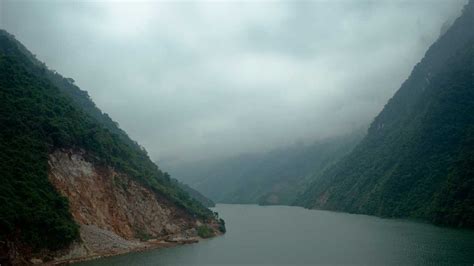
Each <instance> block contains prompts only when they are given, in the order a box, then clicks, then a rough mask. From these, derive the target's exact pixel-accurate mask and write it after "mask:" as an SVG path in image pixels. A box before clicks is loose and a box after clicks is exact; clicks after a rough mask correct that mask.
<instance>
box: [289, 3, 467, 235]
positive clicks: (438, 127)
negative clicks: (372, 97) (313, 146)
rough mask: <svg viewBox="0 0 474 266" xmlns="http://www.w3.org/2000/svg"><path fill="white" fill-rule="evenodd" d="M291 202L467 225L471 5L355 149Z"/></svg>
mask: <svg viewBox="0 0 474 266" xmlns="http://www.w3.org/2000/svg"><path fill="white" fill-rule="evenodd" d="M379 63H380V64H383V62H379ZM297 203H298V204H301V205H303V206H305V207H309V208H318V209H327V210H339V211H346V212H352V213H363V214H373V215H379V216H383V217H413V218H420V219H426V220H429V221H431V222H433V223H437V224H445V225H451V226H464V227H474V2H473V1H470V2H469V4H467V5H466V6H465V7H464V11H463V14H462V15H461V17H459V18H458V19H457V20H456V21H455V22H454V24H453V25H452V26H451V28H450V29H449V30H448V31H447V32H446V33H445V34H444V35H442V36H441V37H440V38H439V39H438V40H437V41H436V42H435V43H434V44H433V45H432V46H431V47H430V48H429V49H428V51H427V52H426V54H425V56H424V58H423V59H422V60H421V62H420V63H418V64H417V65H416V66H415V67H414V69H413V71H412V73H411V75H410V76H409V78H408V79H407V80H406V81H405V82H404V83H403V84H402V86H401V88H400V89H399V90H398V91H397V92H396V94H395V95H394V96H393V98H392V99H390V100H389V102H388V103H387V104H386V106H385V107H384V109H383V110H382V112H381V113H380V114H379V115H378V116H377V117H376V118H375V120H374V121H373V123H372V124H371V126H370V128H369V130H368V134H367V136H365V138H364V139H363V140H362V141H361V143H360V144H358V145H357V147H356V148H355V149H354V150H353V152H351V153H350V154H349V155H348V156H347V157H345V158H344V159H343V160H341V161H340V162H339V163H337V164H336V165H334V166H333V167H331V168H329V169H328V170H327V171H325V173H324V174H323V175H322V177H321V178H320V179H318V180H317V181H315V182H314V183H312V185H311V186H310V187H309V189H308V190H307V191H306V192H305V193H304V194H302V195H301V196H300V197H299V199H298V200H297Z"/></svg>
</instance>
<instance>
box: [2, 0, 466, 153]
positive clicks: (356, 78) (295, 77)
mask: <svg viewBox="0 0 474 266" xmlns="http://www.w3.org/2000/svg"><path fill="white" fill-rule="evenodd" d="M465 2H466V0H459V1H458V0H449V1H448V0H429V1H414V0H409V1H408V0H407V1H380V0H378V1H298V0H296V1H284V2H276V1H254V2H250V1H245V2H239V1H232V2H230V1H205V2H195V1H192V2H191V1H186V2H185V1H179V2H178V1H174V2H170V1H168V2H136V1H135V2H116V1H86V2H82V3H81V2H72V1H21V0H20V1H5V0H0V27H1V28H4V29H6V30H8V31H9V32H10V33H12V34H14V35H15V36H16V37H17V38H18V39H19V40H20V41H21V42H23V44H25V45H26V47H27V48H29V49H30V50H31V51H32V52H33V53H34V54H36V55H37V57H38V58H39V59H40V60H42V61H44V62H45V63H46V64H47V65H48V66H49V67H50V68H51V69H55V70H57V71H58V72H60V73H61V74H63V75H64V76H66V77H72V78H74V79H75V80H76V84H78V85H79V86H80V87H81V88H82V89H83V90H87V91H88V92H89V94H90V95H91V97H92V99H93V100H94V101H95V103H96V104H97V105H98V106H99V108H101V109H102V110H103V111H104V112H106V113H108V114H110V116H111V117H112V118H113V119H114V120H116V121H117V122H119V124H120V125H121V127H122V128H123V129H125V130H126V131H127V132H128V133H129V135H130V136H131V137H132V138H133V139H135V140H137V141H138V142H139V143H141V144H142V145H143V146H144V147H145V148H146V149H147V150H148V152H149V154H150V155H151V157H152V158H153V159H155V160H159V161H160V160H161V161H164V162H170V161H173V160H180V159H183V160H188V159H198V158H203V157H208V156H209V157H213V156H225V155H232V154H237V153H241V152H253V151H264V150H268V149H271V148H274V147H277V146H281V145H287V144H289V143H293V142H295V141H305V142H309V141H311V140H314V139H318V138H324V137H327V136H332V135H337V134H343V133H346V132H348V131H350V130H352V129H354V128H358V127H360V126H363V125H366V124H368V123H370V122H371V121H372V119H373V118H374V116H375V115H377V113H378V112H380V110H381V109H382V108H383V106H384V104H385V103H386V102H387V100H388V99H389V98H390V97H391V96H392V95H393V93H394V92H395V91H396V90H397V89H398V88H399V86H400V84H401V83H402V82H403V81H404V80H405V79H406V78H407V76H408V75H409V73H410V71H411V69H412V68H413V66H414V65H415V64H416V62H418V61H419V60H420V59H421V58H422V56H423V54H424V53H425V51H426V49H427V48H428V47H429V45H430V44H431V43H432V42H433V41H435V40H436V38H438V36H439V34H440V29H441V28H442V26H443V24H445V23H446V22H447V21H451V20H453V19H454V18H455V17H456V16H457V15H459V13H460V10H461V9H462V6H463V5H464V4H465Z"/></svg>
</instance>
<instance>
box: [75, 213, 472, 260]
mask: <svg viewBox="0 0 474 266" xmlns="http://www.w3.org/2000/svg"><path fill="white" fill-rule="evenodd" d="M215 211H217V212H219V214H220V216H221V217H222V218H224V219H225V221H226V226H227V233H226V234H225V235H224V236H221V237H216V238H212V239H207V240H203V241H200V242H199V243H197V244H192V245H185V246H179V247H174V248H168V249H160V250H149V251H145V252H139V253H131V254H125V255H120V256H116V257H109V258H103V259H99V260H94V261H88V262H83V263H78V264H77V265H82V266H99V265H100V266H105V265H164V266H166V265H209V264H215V265H223V264H225V265H241V264H246V265H248V264H254V265H261V264H266V265H278V264H279V265H298V264H300V265H301V264H364V265H367V264H379V265H380V264H385V265H386V264H394V265H400V264H404V265H406V264H410V265H421V264H423V265H426V264H430V265H451V264H466V265H473V263H474V231H472V230H459V229H451V228H443V227H437V226H434V225H430V224H424V223H418V222H413V221H406V220H393V219H382V218H377V217H373V216H365V215H354V214H346V213H337V212H329V211H318V210H306V209H303V208H299V207H288V206H257V205H234V204H218V205H217V207H216V208H215Z"/></svg>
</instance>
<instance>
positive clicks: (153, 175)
mask: <svg viewBox="0 0 474 266" xmlns="http://www.w3.org/2000/svg"><path fill="white" fill-rule="evenodd" d="M0 125H1V127H0V150H1V152H0V181H1V186H0V202H1V204H0V262H1V261H2V258H1V255H4V256H11V255H12V254H13V255H14V254H16V253H19V252H20V251H25V250H28V252H29V253H31V252H32V251H38V250H43V249H49V250H54V249H59V248H63V247H66V246H67V245H68V244H70V243H71V242H73V241H75V240H78V238H79V226H78V220H77V217H79V216H80V215H85V214H83V213H80V212H81V211H84V209H86V208H85V207H84V206H80V205H78V213H76V214H77V217H76V216H74V217H73V216H72V215H71V210H70V206H69V205H71V204H73V203H74V204H75V203H76V202H69V203H70V204H68V198H66V197H65V196H66V194H68V193H69V194H68V195H67V196H71V195H72V196H74V195H77V193H76V192H71V190H67V189H66V188H65V187H66V185H67V184H66V183H65V182H66V181H65V180H59V181H58V183H57V184H55V185H56V186H53V184H52V180H53V179H54V178H55V177H58V176H59V175H60V174H61V175H62V174H64V173H63V172H56V173H55V172H52V170H55V167H56V168H57V169H56V170H57V171H59V170H64V169H62V168H61V167H62V166H63V165H65V164H66V166H67V163H69V164H70V165H69V166H70V168H67V167H66V168H65V169H66V170H67V171H69V170H70V171H73V170H74V169H73V167H75V166H78V167H79V168H77V169H76V170H74V171H75V172H71V173H70V174H67V173H66V174H65V175H64V176H66V177H74V176H75V175H76V174H78V171H82V172H80V173H79V174H83V175H85V176H82V177H81V178H83V180H86V178H89V177H91V176H90V175H89V176H87V175H88V174H92V173H93V174H97V175H96V176H95V177H96V178H98V177H104V180H105V181H104V182H112V183H113V184H115V186H116V188H117V189H120V190H119V191H120V193H121V194H120V197H122V196H123V197H125V196H126V197H132V198H133V196H134V195H133V194H132V192H131V190H128V189H129V187H128V186H132V185H134V184H136V185H134V187H136V188H137V190H138V191H140V193H142V192H143V193H145V194H144V195H154V196H150V197H151V198H156V201H157V202H158V204H162V208H164V209H170V210H171V209H173V210H179V211H178V213H176V214H175V215H176V217H181V218H179V219H181V220H179V221H178V222H179V223H181V222H182V221H192V219H202V220H208V219H210V220H212V219H214V218H213V217H214V214H213V213H212V212H211V211H210V210H209V209H207V208H205V207H204V206H203V205H201V204H200V203H199V202H197V201H196V200H193V199H192V198H190V196H189V195H188V193H186V192H184V191H183V190H182V189H181V188H180V187H179V186H178V185H177V184H176V182H175V181H173V180H171V179H170V177H169V176H168V175H165V174H164V173H163V172H162V171H161V170H160V169H159V168H158V167H157V166H156V165H155V164H154V163H153V162H152V161H151V160H150V158H149V157H148V155H147V153H146V151H145V150H144V149H143V148H141V147H140V146H139V145H138V144H137V143H136V142H134V141H132V140H131V139H130V138H129V137H128V136H127V134H126V133H125V132H124V131H123V130H121V129H120V128H119V127H118V125H117V124H116V123H115V122H114V121H112V120H111V119H110V117H108V115H106V114H103V113H102V112H101V111H100V110H99V109H98V108H97V107H96V106H95V104H94V103H93V102H92V100H91V99H90V97H89V96H88V94H87V92H85V91H82V90H80V89H79V88H78V87H77V86H75V85H74V83H73V80H72V79H68V78H63V77H62V76H60V75H59V74H58V73H56V72H54V71H51V70H49V69H48V68H47V67H46V66H45V65H44V64H43V63H41V62H39V61H38V60H36V59H35V57H34V56H33V55H32V54H31V53H30V52H28V51H27V50H26V48H25V47H24V46H23V45H21V44H20V43H19V42H18V41H16V40H15V39H14V37H13V36H12V35H10V34H9V33H7V32H6V31H3V30H0ZM63 154H69V155H68V156H69V158H67V157H64V156H62V155H63ZM61 156H62V157H61ZM57 158H59V159H58V160H59V161H58V160H56V159H57ZM78 158H79V159H78ZM60 160H63V161H60ZM73 163H76V165H73ZM86 163H87V164H86ZM91 165H92V166H91ZM81 167H82V168H81ZM87 167H92V168H91V169H89V168H87ZM88 169H89V170H88ZM66 170H65V171H66ZM109 174H110V176H111V178H112V180H111V179H107V178H105V176H109ZM83 180H80V179H79V180H72V181H74V182H76V181H83ZM124 180H126V182H127V183H124V182H125V181H124ZM72 181H71V182H72ZM119 181H120V182H122V181H123V182H122V183H120V182H119ZM92 182H94V180H93V179H92ZM97 182H99V181H97ZM104 184H105V183H104ZM106 184H109V183H106ZM127 184H128V185H127ZM72 185H74V184H72ZM97 186H99V184H97ZM61 188H64V189H65V190H64V191H61V192H62V194H61V193H60V192H59V190H60V189H61ZM92 188H94V184H92ZM72 189H76V188H74V187H72ZM77 189H78V191H79V195H81V196H82V195H86V194H87V191H82V194H81V191H80V188H77ZM147 191H150V193H148V192H147ZM98 192H100V193H105V194H106V193H111V191H110V190H107V189H105V190H101V191H98ZM117 193H119V192H117ZM146 193H148V194H146ZM105 194H104V195H105ZM114 197H115V198H119V195H118V194H116V195H115V196H112V199H110V202H107V203H105V205H104V206H112V205H114V204H116V202H114ZM86 200H87V199H86ZM93 200H95V199H92V198H91V199H90V201H93ZM98 200H103V199H98ZM69 201H70V199H69ZM74 204H73V205H74ZM78 204H80V203H78ZM94 204H97V206H98V204H102V203H101V202H97V203H94ZM137 204H138V203H137ZM80 207H82V209H81V208H80ZM132 207H133V206H132ZM97 208H98V207H97ZM110 208H112V207H110ZM117 208H119V209H120V205H119V206H118V207H117ZM157 208H158V207H157ZM86 211H89V212H94V211H98V210H96V209H90V210H86ZM119 211H120V210H119ZM133 211H137V210H136V209H135V210H133ZM105 212H106V213H105V214H103V215H109V214H110V215H112V216H113V215H114V214H113V213H114V212H118V211H117V210H115V209H114V210H111V209H110V210H109V209H105ZM143 215H144V217H145V218H146V215H148V214H146V213H145V214H143ZM93 216H94V215H92V218H94V217H93ZM81 217H83V216H81ZM176 217H175V218H176ZM193 217H194V218H193ZM73 218H75V219H73ZM175 218H173V217H171V218H170V220H167V221H163V222H170V223H172V222H174V221H177V220H176V219H175ZM102 219H104V218H102ZM128 219H130V218H128ZM171 219H174V220H171ZM125 221H126V222H129V223H128V226H132V228H131V229H130V230H132V231H133V230H135V233H133V234H129V235H128V236H130V237H132V238H133V237H138V231H139V230H142V229H143V228H133V226H134V223H135V222H136V221H131V220H128V221H127V220H125ZM178 222H177V223H178ZM91 223H92V224H93V222H91ZM182 223H183V226H184V223H185V222H182ZM135 224H136V223H135ZM189 224H192V222H190V223H189ZM145 225H146V223H145ZM98 226H99V225H98ZM103 226H104V228H105V229H107V226H111V227H112V225H109V224H103ZM176 226H177V227H176V228H179V226H181V225H176ZM186 226H188V224H186ZM99 227H100V226H99ZM109 229H110V228H109ZM145 229H147V228H145ZM143 230H144V229H143ZM153 230H154V231H153ZM153 230H151V231H150V232H158V233H159V234H161V233H163V234H164V233H166V232H169V230H164V229H163V231H158V229H156V228H154V229H153ZM160 230H161V229H160ZM173 230H174V229H173ZM120 233H123V232H119V233H117V234H118V235H120ZM120 236H122V237H126V236H127V235H126V233H123V234H122V235H120ZM14 248H18V249H19V250H13V251H12V249H14ZM20 248H23V249H21V250H20ZM5 254H7V255H5ZM3 259H5V258H3ZM10 259H11V257H10Z"/></svg>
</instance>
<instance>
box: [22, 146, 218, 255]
mask: <svg viewBox="0 0 474 266" xmlns="http://www.w3.org/2000/svg"><path fill="white" fill-rule="evenodd" d="M87 158H88V154H87V152H85V151H84V150H79V151H77V150H57V151H55V152H53V153H51V154H50V155H49V160H48V163H49V175H48V176H49V180H50V182H51V183H52V184H53V185H54V187H55V188H56V189H57V190H58V192H60V193H61V194H62V195H63V196H66V197H67V198H68V200H69V207H70V211H71V214H72V215H73V217H74V220H75V221H76V222H77V223H78V225H79V226H80V235H81V237H80V241H78V242H77V243H74V244H73V245H71V247H69V248H68V249H66V250H62V251H60V252H58V253H57V254H55V255H54V256H53V257H54V258H52V259H53V261H52V262H61V261H74V260H82V259H88V258H95V257H100V256H108V255H114V254H120V253H125V252H129V251H134V250H140V249H146V248H153V247H161V246H170V245H174V244H179V243H192V242H196V241H198V239H199V237H198V233H197V228H198V227H199V226H203V225H204V226H208V227H210V228H212V229H213V231H214V234H215V235H218V234H220V232H219V230H218V228H219V225H218V224H217V223H215V222H208V223H207V224H206V223H205V222H204V221H201V220H199V219H197V218H194V217H192V215H190V214H188V213H186V212H185V211H183V210H181V209H179V208H178V207H176V206H175V205H174V204H172V203H171V202H168V201H167V200H166V199H165V198H163V197H160V196H159V195H157V194H156V193H154V192H153V191H151V190H150V189H148V188H146V187H144V186H143V185H141V184H139V183H138V182H136V181H134V180H133V179H131V178H130V177H128V176H127V175H125V174H122V173H120V172H117V171H115V170H114V169H113V168H111V167H107V166H102V165H97V164H94V163H92V162H91V160H88V159H87ZM49 259H51V257H49ZM43 260H44V258H33V259H32V260H30V261H31V262H41V261H43ZM46 260H48V258H46Z"/></svg>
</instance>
